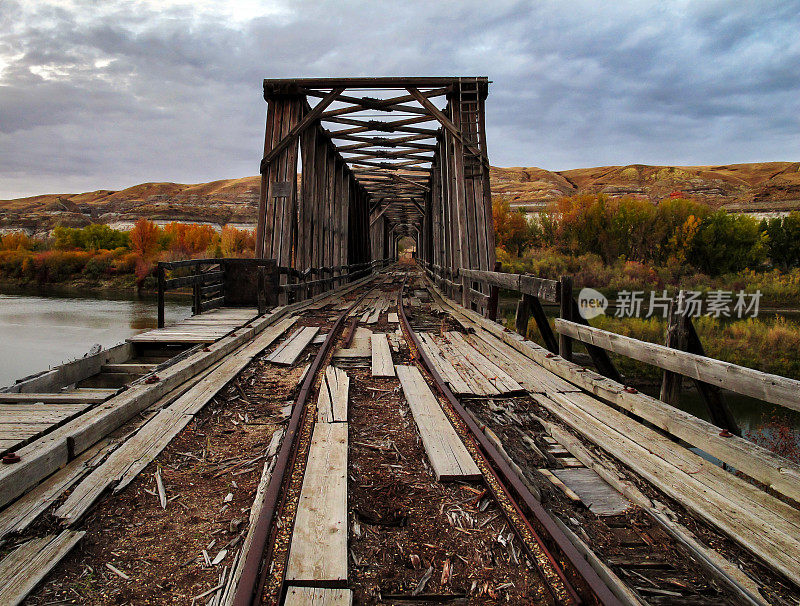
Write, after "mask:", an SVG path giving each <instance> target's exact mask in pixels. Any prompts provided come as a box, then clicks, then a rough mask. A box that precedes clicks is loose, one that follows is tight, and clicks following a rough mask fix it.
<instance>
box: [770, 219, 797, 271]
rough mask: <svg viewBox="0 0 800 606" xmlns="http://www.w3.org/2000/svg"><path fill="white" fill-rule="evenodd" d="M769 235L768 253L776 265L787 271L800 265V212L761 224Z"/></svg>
mask: <svg viewBox="0 0 800 606" xmlns="http://www.w3.org/2000/svg"><path fill="white" fill-rule="evenodd" d="M761 231H762V232H763V233H765V234H766V235H767V243H766V246H767V253H768V254H769V258H770V260H771V261H772V263H773V264H774V265H777V266H778V267H781V268H782V269H784V270H786V269H789V268H791V267H797V266H798V265H800V212H797V211H795V212H791V213H789V214H788V215H787V216H785V217H779V218H773V219H769V220H768V221H767V220H764V221H762V222H761Z"/></svg>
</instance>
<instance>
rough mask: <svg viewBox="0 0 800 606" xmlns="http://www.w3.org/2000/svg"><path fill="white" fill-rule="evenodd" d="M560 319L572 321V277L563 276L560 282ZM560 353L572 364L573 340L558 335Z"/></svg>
mask: <svg viewBox="0 0 800 606" xmlns="http://www.w3.org/2000/svg"><path fill="white" fill-rule="evenodd" d="M559 295H560V304H561V311H560V314H559V315H560V317H561V319H562V320H568V321H570V322H571V321H572V276H561V280H560V289H559ZM558 353H559V355H560V356H561V357H562V358H564V359H565V360H569V361H570V362H572V339H570V338H569V337H568V336H566V335H562V334H559V335H558Z"/></svg>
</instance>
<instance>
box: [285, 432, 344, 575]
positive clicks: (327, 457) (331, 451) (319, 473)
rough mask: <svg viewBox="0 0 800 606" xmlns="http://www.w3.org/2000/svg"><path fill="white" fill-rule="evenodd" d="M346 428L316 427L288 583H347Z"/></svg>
mask: <svg viewBox="0 0 800 606" xmlns="http://www.w3.org/2000/svg"><path fill="white" fill-rule="evenodd" d="M347 431H348V424H347V423H317V424H315V426H314V433H313V435H312V437H311V447H310V450H309V453H308V463H307V464H306V470H305V475H304V476H303V487H302V489H301V491H300V502H299V504H298V506H297V515H296V517H295V523H294V531H293V533H292V544H291V546H290V548H289V561H288V562H287V565H286V580H287V582H288V583H289V584H291V583H292V582H294V583H298V582H302V583H303V584H309V583H314V584H324V585H326V586H328V587H332V586H336V585H340V586H343V585H345V584H346V583H347ZM321 537H324V539H325V540H324V541H323V540H320V538H321Z"/></svg>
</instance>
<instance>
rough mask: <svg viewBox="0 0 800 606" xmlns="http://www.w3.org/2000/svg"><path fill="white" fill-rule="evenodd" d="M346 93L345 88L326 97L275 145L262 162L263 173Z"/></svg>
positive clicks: (336, 89)
mask: <svg viewBox="0 0 800 606" xmlns="http://www.w3.org/2000/svg"><path fill="white" fill-rule="evenodd" d="M342 91H344V88H334V89H333V90H332V91H331V92H330V93H329V94H328V96H327V97H325V98H324V99H323V100H322V101H320V102H319V103H318V104H317V106H316V107H315V108H314V109H312V110H311V111H310V112H308V113H307V114H306V115H305V117H304V118H303V119H302V120H301V121H300V122H299V123H298V124H297V125H295V126H294V127H293V128H292V129H291V130H290V131H289V133H288V134H287V135H286V136H285V137H283V139H281V140H280V141H278V143H277V145H275V146H274V147H273V148H272V149H271V150H270V151H269V152H268V153H267V154H266V155H265V156H264V159H263V160H261V172H262V173H263V172H264V171H265V170H266V166H267V165H268V164H269V163H270V162H272V160H273V159H274V158H275V157H277V156H278V154H280V153H281V152H282V151H283V150H284V149H286V148H287V147H288V145H289V143H291V142H292V141H293V140H294V139H295V138H297V136H298V135H300V133H302V132H303V131H304V130H305V129H306V128H308V127H309V126H310V125H311V124H313V123H314V121H315V120H317V119H318V118H319V117H320V115H322V112H323V111H325V108H326V107H328V106H329V105H330V104H331V103H333V102H334V101H336V98H337V97H338V96H339V95H340V94H341V93H342Z"/></svg>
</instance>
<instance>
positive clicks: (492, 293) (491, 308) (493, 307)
mask: <svg viewBox="0 0 800 606" xmlns="http://www.w3.org/2000/svg"><path fill="white" fill-rule="evenodd" d="M494 270H495V271H496V272H498V273H499V272H501V271H503V264H502V263H500V261H495V263H494ZM499 299H500V287H499V286H496V285H494V284H491V285H490V286H489V301H488V302H487V303H486V317H487V318H489V319H490V320H492V321H493V322H496V321H497V305H498V303H499Z"/></svg>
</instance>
